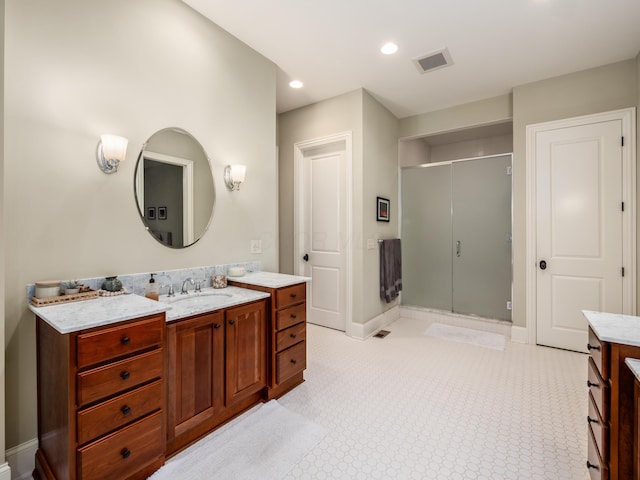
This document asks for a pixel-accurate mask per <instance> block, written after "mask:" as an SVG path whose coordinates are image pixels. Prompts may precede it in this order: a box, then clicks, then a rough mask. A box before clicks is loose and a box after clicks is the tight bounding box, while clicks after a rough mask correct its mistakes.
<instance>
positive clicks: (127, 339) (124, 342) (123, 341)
mask: <svg viewBox="0 0 640 480" xmlns="http://www.w3.org/2000/svg"><path fill="white" fill-rule="evenodd" d="M120 341H121V342H122V344H123V345H129V344H130V343H131V339H130V338H129V337H122V339H121V340H120Z"/></svg>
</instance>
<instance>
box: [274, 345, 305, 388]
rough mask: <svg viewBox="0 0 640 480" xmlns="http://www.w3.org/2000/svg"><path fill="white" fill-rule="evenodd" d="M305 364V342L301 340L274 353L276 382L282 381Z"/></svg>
mask: <svg viewBox="0 0 640 480" xmlns="http://www.w3.org/2000/svg"><path fill="white" fill-rule="evenodd" d="M306 366H307V343H306V342H301V343H298V344H297V345H294V346H293V347H291V348H289V349H287V350H285V351H284V352H280V353H278V354H277V355H276V383H282V382H284V381H285V380H287V379H288V378H290V377H292V376H293V375H295V374H296V373H299V372H301V371H303V370H304V369H305V368H306Z"/></svg>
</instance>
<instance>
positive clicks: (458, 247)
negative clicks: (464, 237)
mask: <svg viewBox="0 0 640 480" xmlns="http://www.w3.org/2000/svg"><path fill="white" fill-rule="evenodd" d="M460 245H461V243H460V240H458V241H456V257H459V256H460V253H461V252H462V248H461V246H460Z"/></svg>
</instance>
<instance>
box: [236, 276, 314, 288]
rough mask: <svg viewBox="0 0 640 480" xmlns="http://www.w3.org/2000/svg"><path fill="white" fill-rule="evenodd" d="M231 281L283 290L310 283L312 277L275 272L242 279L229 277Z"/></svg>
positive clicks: (242, 277)
mask: <svg viewBox="0 0 640 480" xmlns="http://www.w3.org/2000/svg"><path fill="white" fill-rule="evenodd" d="M228 278H229V280H233V281H236V282H242V283H246V284H249V285H256V286H259V287H267V288H282V287H288V286H290V285H295V284H297V283H303V282H310V281H311V278H310V277H300V276H297V275H287V274H285V273H273V272H248V273H246V274H244V275H242V276H241V277H232V276H229V277H228Z"/></svg>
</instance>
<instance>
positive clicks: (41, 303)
mask: <svg viewBox="0 0 640 480" xmlns="http://www.w3.org/2000/svg"><path fill="white" fill-rule="evenodd" d="M92 298H98V291H97V290H89V291H87V292H81V293H72V294H69V295H58V296H57V297H47V298H38V297H35V296H34V297H31V305H33V306H34V307H45V306H47V305H58V304H60V303H69V302H79V301H81V300H90V299H92Z"/></svg>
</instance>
